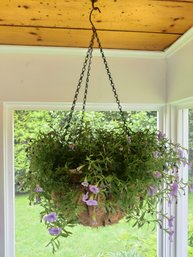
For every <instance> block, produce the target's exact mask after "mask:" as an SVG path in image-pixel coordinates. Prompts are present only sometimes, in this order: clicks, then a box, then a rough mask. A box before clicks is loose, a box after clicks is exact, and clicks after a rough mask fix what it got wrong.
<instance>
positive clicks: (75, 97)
mask: <svg viewBox="0 0 193 257" xmlns="http://www.w3.org/2000/svg"><path fill="white" fill-rule="evenodd" d="M95 36H96V35H95V33H94V32H93V33H92V36H91V40H90V44H89V47H88V50H87V53H86V57H85V60H84V63H83V67H82V71H81V74H80V78H79V81H78V85H77V88H76V91H75V94H74V98H73V101H72V106H71V109H70V113H69V115H68V118H67V121H66V126H65V128H64V129H65V131H66V133H67V130H68V129H69V127H70V123H71V120H72V116H73V113H74V110H75V107H76V103H77V99H78V95H79V92H80V88H81V86H82V80H83V78H84V74H85V71H86V67H87V63H88V61H89V63H90V64H89V66H90V65H91V61H90V60H91V58H92V57H91V56H92V51H93V45H94V39H95ZM89 69H90V68H89ZM89 75H90V73H89V72H87V77H88V76H89ZM88 81H89V78H87V80H86V83H87V84H86V87H85V91H86V92H85V93H84V104H83V110H84V111H85V107H84V105H86V96H85V94H87V91H88ZM86 88H87V90H86ZM66 133H65V134H66Z"/></svg>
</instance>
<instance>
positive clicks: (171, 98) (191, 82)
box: [167, 29, 193, 102]
mask: <svg viewBox="0 0 193 257" xmlns="http://www.w3.org/2000/svg"><path fill="white" fill-rule="evenodd" d="M179 41H183V42H186V43H185V44H183V43H182V46H180V48H179V49H178V50H177V51H175V52H174V53H173V54H172V55H169V56H168V58H167V91H168V93H167V95H168V97H167V101H168V102H175V101H179V100H182V99H186V98H190V97H193V29H191V30H189V31H188V33H186V35H184V36H183V38H181V39H180V40H179ZM187 41H188V43H187Z"/></svg>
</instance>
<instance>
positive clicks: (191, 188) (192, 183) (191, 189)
mask: <svg viewBox="0 0 193 257" xmlns="http://www.w3.org/2000/svg"><path fill="white" fill-rule="evenodd" d="M190 192H191V193H193V182H191V183H190Z"/></svg>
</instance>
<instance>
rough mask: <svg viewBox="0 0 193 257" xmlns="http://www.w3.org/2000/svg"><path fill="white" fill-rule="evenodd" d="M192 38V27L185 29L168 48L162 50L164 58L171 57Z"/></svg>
mask: <svg viewBox="0 0 193 257" xmlns="http://www.w3.org/2000/svg"><path fill="white" fill-rule="evenodd" d="M192 40H193V27H191V28H190V29H189V30H188V31H186V32H185V33H184V34H183V35H182V36H181V37H180V38H179V39H177V40H176V41H175V42H174V43H173V44H172V45H171V46H170V47H169V48H167V49H166V50H165V51H164V56H165V58H169V57H171V56H172V55H173V54H175V53H176V52H178V51H179V50H180V49H181V48H183V47H184V46H186V45H187V44H188V43H189V42H190V41H192Z"/></svg>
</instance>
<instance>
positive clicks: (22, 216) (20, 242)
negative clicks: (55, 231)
mask: <svg viewBox="0 0 193 257" xmlns="http://www.w3.org/2000/svg"><path fill="white" fill-rule="evenodd" d="M15 203H16V256H17V257H34V256H37V257H51V256H55V257H155V256H156V230H154V231H152V227H145V228H142V229H137V228H133V227H132V226H131V225H129V224H128V223H126V222H125V221H124V220H122V221H120V222H119V223H118V224H115V225H112V226H107V227H101V228H89V227H84V226H81V225H77V226H75V227H74V228H73V229H71V230H72V232H73V234H72V235H71V236H70V237H68V238H65V239H63V238H62V239H61V240H60V243H61V246H60V249H59V250H58V252H57V253H56V254H55V255H53V254H52V250H51V248H50V247H45V246H46V244H47V243H48V242H49V240H50V237H51V236H50V235H49V234H48V232H47V230H46V227H45V226H44V224H43V223H40V216H39V212H40V207H39V206H29V204H28V199H27V196H26V195H20V196H16V201H15Z"/></svg>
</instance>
